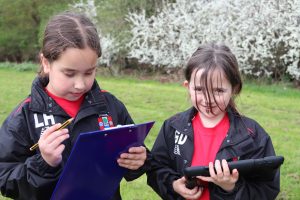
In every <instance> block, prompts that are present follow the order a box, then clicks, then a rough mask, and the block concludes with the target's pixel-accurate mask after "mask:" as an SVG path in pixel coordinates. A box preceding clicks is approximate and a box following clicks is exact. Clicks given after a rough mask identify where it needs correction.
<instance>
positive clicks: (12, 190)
mask: <svg viewBox="0 0 300 200" xmlns="http://www.w3.org/2000/svg"><path fill="white" fill-rule="evenodd" d="M28 135H29V131H28V127H27V126H26V119H25V117H23V115H22V114H20V115H18V116H14V115H13V114H12V115H11V116H9V117H8V118H7V119H6V120H5V122H4V123H3V125H2V127H1V129H0V149H1V151H0V188H1V193H2V195H4V196H8V197H11V198H17V199H41V198H43V199H48V198H50V195H51V193H52V190H53V189H54V186H55V183H56V181H57V179H58V177H59V173H60V171H61V168H60V167H56V168H53V167H51V166H49V165H48V164H47V163H46V162H45V161H44V159H43V158H42V156H41V155H40V154H39V153H36V152H30V150H29V147H30V141H28V140H29V136H28Z"/></svg>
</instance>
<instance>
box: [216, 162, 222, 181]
mask: <svg viewBox="0 0 300 200" xmlns="http://www.w3.org/2000/svg"><path fill="white" fill-rule="evenodd" d="M215 169H216V173H217V177H218V178H222V177H223V170H222V167H221V163H220V160H216V161H215Z"/></svg>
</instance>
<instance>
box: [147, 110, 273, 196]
mask: <svg viewBox="0 0 300 200" xmlns="http://www.w3.org/2000/svg"><path fill="white" fill-rule="evenodd" d="M195 113H196V110H195V109H194V108H191V109H189V110H187V111H185V112H182V113H179V114H177V115H175V116H173V117H171V118H170V119H168V120H166V121H165V122H164V124H163V126H162V128H161V130H160V133H159V135H158V137H157V139H156V141H155V143H154V146H153V149H152V151H151V152H152V156H153V159H154V160H153V162H152V169H151V170H150V171H148V172H147V177H148V180H147V181H148V184H149V185H150V186H151V187H152V188H153V189H154V190H155V191H156V192H157V193H158V194H159V195H160V196H161V197H162V198H163V199H166V200H167V199H174V200H175V199H183V198H182V197H181V196H180V195H178V194H177V193H176V192H175V191H174V190H173V187H172V182H173V181H174V180H176V179H179V178H181V177H182V176H183V169H184V168H185V167H188V166H191V161H192V156H193V151H194V136H193V135H194V133H193V127H192V119H193V117H194V116H195ZM228 115H229V120H230V128H229V131H228V134H227V137H226V138H225V139H224V141H223V143H222V145H221V147H220V149H219V151H218V153H217V155H216V159H219V160H221V159H226V160H229V161H230V160H235V159H237V158H238V159H241V160H243V159H250V158H262V157H266V156H272V155H275V152H274V148H273V145H272V142H271V139H270V137H269V135H268V134H267V133H266V132H265V131H264V130H263V128H262V127H261V126H260V125H259V124H258V123H257V122H255V121H254V120H252V119H249V118H246V117H241V116H240V115H238V114H236V113H233V112H231V111H229V112H228ZM209 191H210V199H211V200H215V199H218V200H221V199H240V200H249V199H253V200H255V199H260V200H264V199H275V197H276V196H277V195H278V193H279V171H278V172H277V173H276V175H275V178H274V180H273V181H270V182H262V181H250V180H246V179H244V178H242V177H240V178H239V180H238V182H237V184H236V188H235V189H234V191H233V192H230V193H226V192H225V191H223V190H222V189H221V188H220V187H218V186H217V185H215V184H213V183H210V184H209Z"/></svg>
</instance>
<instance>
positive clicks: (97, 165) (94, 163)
mask: <svg viewBox="0 0 300 200" xmlns="http://www.w3.org/2000/svg"><path fill="white" fill-rule="evenodd" d="M153 124H154V121H152V122H146V123H141V124H135V125H127V126H126V125H125V126H121V127H116V128H111V129H107V130H102V131H100V130H99V131H93V132H88V133H81V134H80V135H79V136H78V138H77V140H76V142H75V145H74V147H73V149H72V152H71V154H70V157H69V159H68V161H67V163H66V165H65V167H64V169H63V172H62V174H61V175H60V178H59V181H58V183H57V185H56V187H55V189H54V192H53V194H52V197H51V200H69V199H72V200H77V199H78V200H82V199H89V200H108V199H111V198H112V196H113V195H114V193H115V191H116V189H117V188H118V186H119V184H120V182H121V180H122V178H123V176H124V173H125V172H126V169H125V168H123V167H120V166H119V165H118V163H117V159H118V158H119V156H120V154H121V153H124V152H127V151H128V149H129V148H130V147H132V146H141V145H143V143H144V139H145V138H146V136H147V134H148V133H149V131H150V129H151V128H152V126H153Z"/></svg>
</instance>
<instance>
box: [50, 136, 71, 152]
mask: <svg viewBox="0 0 300 200" xmlns="http://www.w3.org/2000/svg"><path fill="white" fill-rule="evenodd" d="M69 137H70V135H69V134H63V135H59V136H58V137H56V138H55V139H54V140H53V141H52V142H51V143H50V144H49V146H51V147H52V148H53V149H56V148H57V147H58V146H59V145H61V143H62V142H63V141H65V140H66V139H68V138H69Z"/></svg>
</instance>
